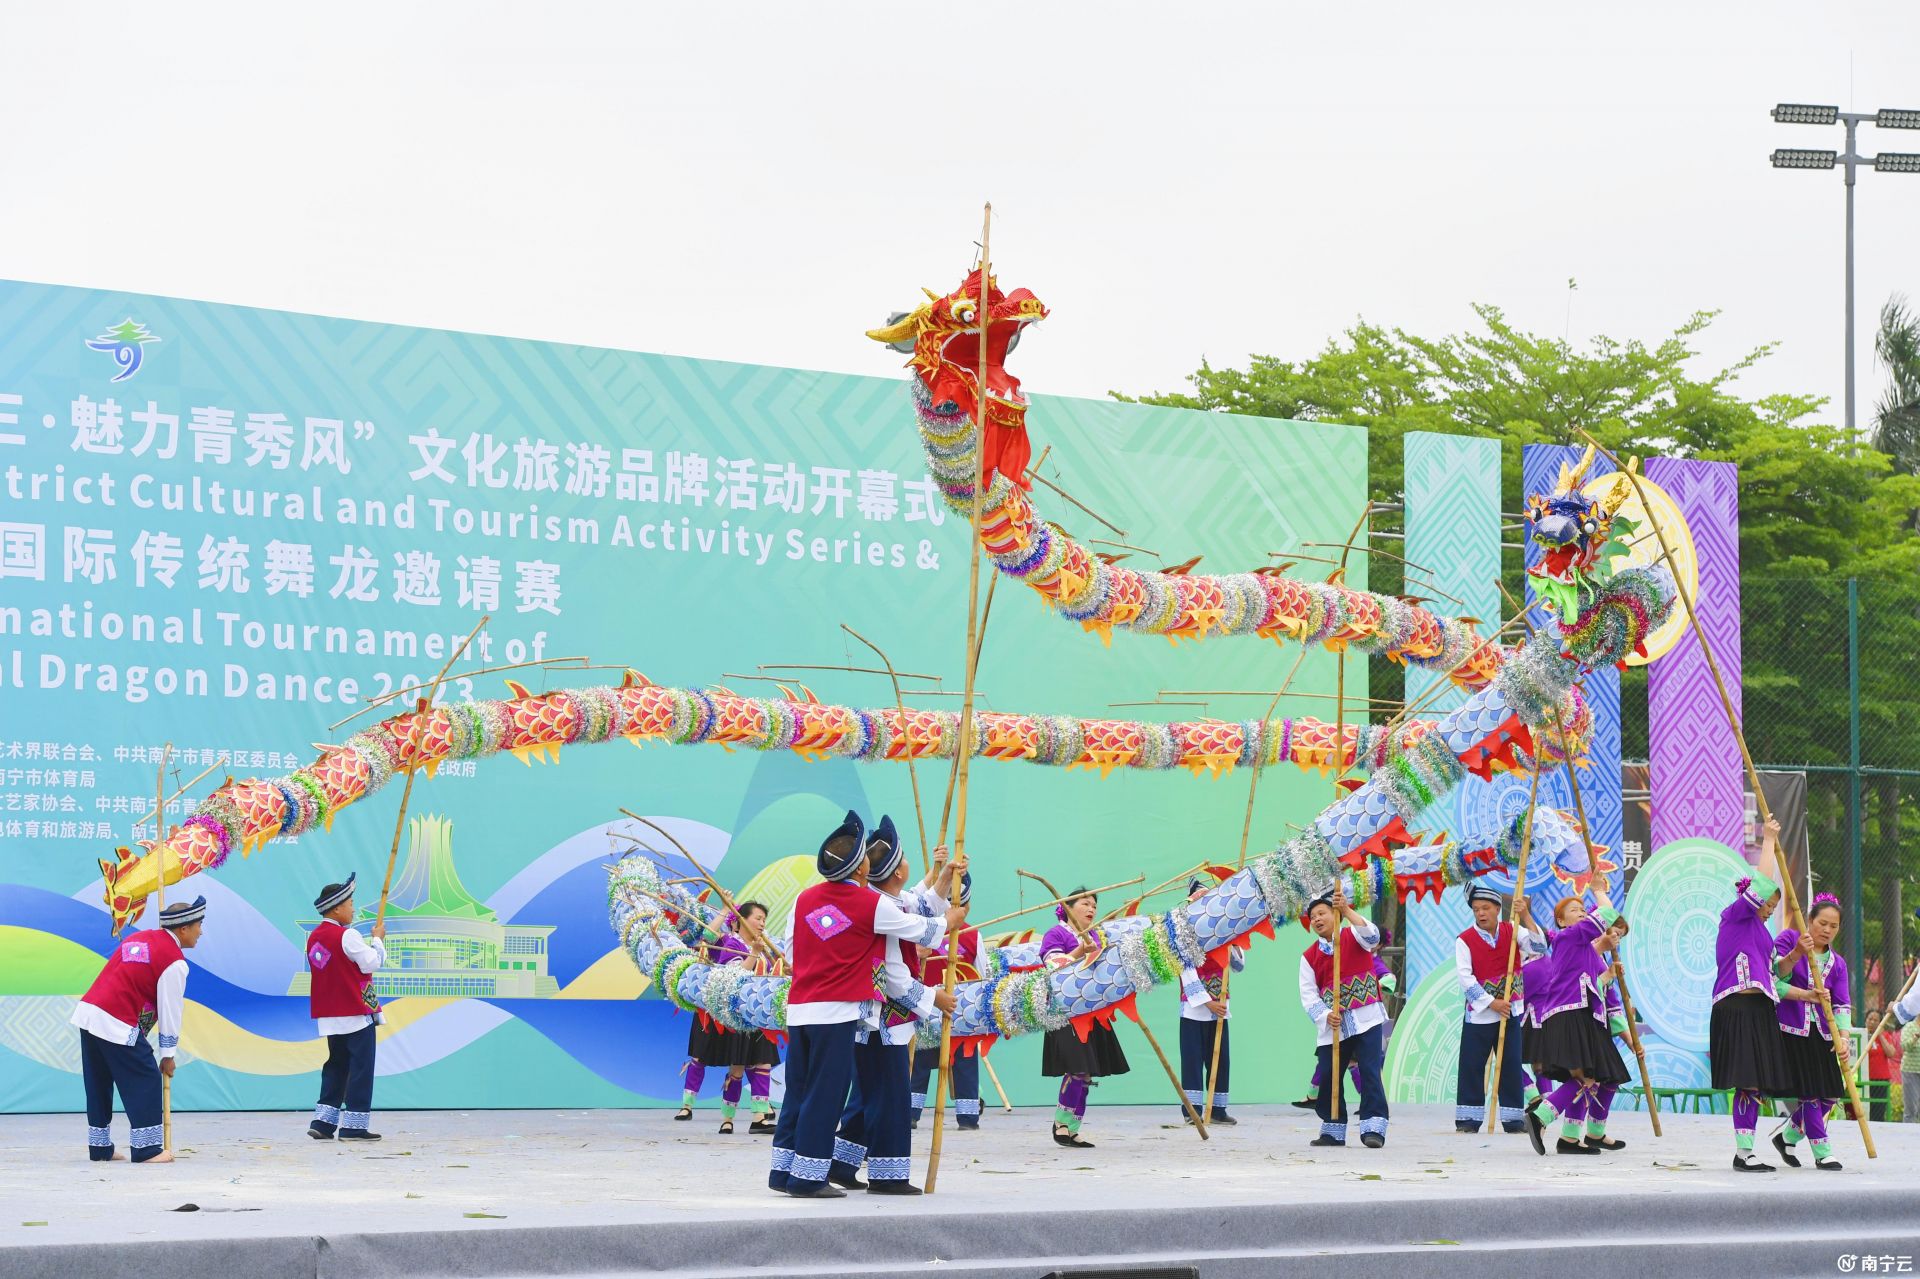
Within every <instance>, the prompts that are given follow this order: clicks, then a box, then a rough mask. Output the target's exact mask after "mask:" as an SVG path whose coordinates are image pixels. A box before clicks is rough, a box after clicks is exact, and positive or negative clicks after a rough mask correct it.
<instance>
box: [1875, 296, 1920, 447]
mask: <svg viewBox="0 0 1920 1279" xmlns="http://www.w3.org/2000/svg"><path fill="white" fill-rule="evenodd" d="M1873 352H1874V354H1875V355H1877V356H1879V357H1880V362H1881V363H1882V364H1884V365H1886V366H1887V388H1886V390H1885V391H1883V392H1881V394H1880V406H1879V408H1877V409H1876V410H1875V411H1874V417H1873V442H1874V444H1875V445H1876V446H1877V447H1878V448H1879V449H1880V450H1881V451H1882V452H1884V453H1886V454H1888V455H1889V456H1891V457H1892V458H1893V463H1894V466H1895V467H1896V468H1897V469H1899V470H1902V471H1905V472H1906V473H1907V474H1909V475H1912V474H1915V473H1920V316H1917V315H1915V314H1914V313H1913V311H1912V310H1911V309H1910V308H1909V307H1908V306H1907V300H1906V299H1905V298H1903V297H1901V296H1900V295H1899V294H1897V293H1896V294H1894V295H1893V296H1892V297H1891V298H1888V299H1887V304H1886V305H1885V306H1883V307H1881V308H1880V328H1879V331H1878V332H1876V333H1875V334H1874V337H1873Z"/></svg>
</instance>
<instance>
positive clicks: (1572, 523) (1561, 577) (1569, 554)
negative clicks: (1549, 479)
mask: <svg viewBox="0 0 1920 1279" xmlns="http://www.w3.org/2000/svg"><path fill="white" fill-rule="evenodd" d="M1593 454H1594V450H1593V446H1592V445H1588V446H1587V451H1586V452H1585V453H1584V454H1583V455H1582V456H1581V458H1580V461H1579V463H1578V464H1577V465H1572V466H1570V465H1568V464H1567V463H1565V462H1562V463H1561V464H1560V476H1559V479H1558V480H1557V481H1556V482H1555V484H1554V486H1553V490H1552V491H1551V492H1548V493H1535V494H1533V495H1532V496H1530V497H1529V498H1528V499H1527V511H1526V516H1527V531H1528V534H1529V535H1530V536H1531V537H1532V538H1533V540H1534V541H1535V542H1537V543H1539V545H1540V550H1541V556H1540V562H1539V563H1537V564H1535V565H1534V566H1533V567H1532V568H1530V569H1528V570H1527V576H1528V577H1529V578H1531V579H1532V582H1533V589H1534V594H1535V595H1536V596H1537V597H1538V598H1539V599H1540V600H1541V602H1542V603H1543V604H1545V605H1547V606H1548V607H1549V608H1551V609H1552V611H1553V613H1554V614H1555V615H1556V616H1557V617H1559V618H1560V619H1561V620H1562V621H1563V622H1571V621H1573V619H1574V618H1575V617H1576V616H1578V614H1579V612H1580V609H1581V607H1582V595H1583V592H1584V594H1585V595H1586V596H1588V597H1591V596H1592V595H1593V594H1594V592H1595V591H1596V590H1597V589H1598V586H1599V584H1600V583H1601V582H1604V581H1606V580H1607V578H1609V577H1611V576H1612V575H1613V561H1614V560H1615V559H1616V558H1618V557H1619V556H1622V555H1625V554H1627V549H1628V548H1627V544H1626V543H1625V542H1624V541H1622V540H1620V539H1621V538H1622V537H1624V536H1626V535H1628V534H1630V533H1632V532H1633V531H1634V529H1635V527H1636V525H1635V524H1634V522H1633V521H1632V520H1630V519H1627V518H1626V517H1625V516H1622V515H1620V514H1619V511H1620V508H1621V507H1622V506H1624V505H1625V504H1626V501H1627V499H1628V498H1629V497H1631V496H1632V494H1633V487H1632V482H1631V481H1630V480H1629V479H1628V478H1627V477H1626V476H1625V475H1623V474H1620V473H1618V472H1616V473H1614V474H1613V475H1611V476H1609V477H1607V482H1605V483H1603V484H1601V485H1600V486H1599V487H1598V488H1597V491H1595V492H1592V493H1589V492H1587V491H1586V488H1587V484H1586V481H1587V474H1588V472H1589V471H1590V470H1592V468H1593Z"/></svg>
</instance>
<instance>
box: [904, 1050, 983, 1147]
mask: <svg viewBox="0 0 1920 1279" xmlns="http://www.w3.org/2000/svg"><path fill="white" fill-rule="evenodd" d="M939 1068H940V1050H939V1049H938V1048H922V1049H921V1050H920V1051H918V1052H916V1053H914V1055H913V1081H912V1083H913V1089H912V1092H911V1093H910V1094H909V1096H908V1098H907V1105H908V1109H907V1118H908V1121H909V1122H910V1123H916V1124H917V1123H919V1122H920V1112H921V1111H923V1110H925V1109H927V1085H928V1084H929V1083H931V1082H933V1072H934V1071H936V1070H938V1069H939ZM953 1113H954V1115H955V1117H956V1118H958V1119H959V1121H960V1126H961V1127H962V1128H978V1127H979V1126H980V1054H979V1052H978V1051H977V1050H976V1051H974V1052H970V1053H963V1052H961V1051H960V1049H959V1048H958V1047H957V1046H956V1047H955V1048H954V1050H953Z"/></svg>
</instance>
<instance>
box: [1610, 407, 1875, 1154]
mask: <svg viewBox="0 0 1920 1279" xmlns="http://www.w3.org/2000/svg"><path fill="white" fill-rule="evenodd" d="M1580 434H1581V435H1584V436H1586V438H1587V442H1588V443H1589V444H1592V445H1593V446H1594V448H1595V449H1597V450H1598V451H1599V452H1600V454H1601V455H1602V456H1604V457H1605V458H1606V459H1607V460H1608V461H1609V462H1612V463H1613V465H1614V466H1615V468H1617V469H1618V470H1619V471H1620V472H1621V473H1622V474H1623V475H1625V476H1626V477H1627V481H1628V482H1629V483H1630V484H1632V485H1633V491H1634V492H1635V493H1636V494H1638V495H1639V497H1640V507H1641V509H1642V510H1643V511H1645V512H1646V514H1647V520H1648V522H1649V523H1651V524H1652V525H1653V532H1654V536H1655V537H1657V538H1658V539H1659V541H1660V554H1661V556H1662V558H1664V559H1665V560H1666V561H1667V564H1668V566H1669V567H1674V566H1677V565H1678V563H1679V561H1678V560H1676V559H1675V558H1674V554H1673V547H1672V546H1671V545H1670V544H1669V543H1668V542H1667V531H1666V529H1664V528H1663V527H1661V524H1660V516H1659V515H1658V513H1657V512H1656V511H1655V510H1654V507H1653V504H1652V503H1651V502H1649V501H1647V491H1646V489H1645V488H1644V487H1642V485H1641V481H1640V473H1639V472H1638V471H1636V470H1632V469H1629V468H1628V467H1625V466H1622V465H1621V464H1620V459H1619V458H1618V457H1615V456H1614V454H1613V453H1612V452H1611V451H1610V450H1609V449H1608V448H1607V447H1606V446H1605V445H1603V444H1601V443H1600V441H1599V440H1597V439H1595V438H1594V437H1593V435H1592V434H1591V433H1589V432H1588V431H1586V430H1585V429H1584V428H1582V429H1581V430H1580ZM1673 590H1674V594H1676V595H1678V596H1679V597H1680V603H1681V606H1682V607H1684V608H1685V609H1686V611H1687V625H1688V626H1689V627H1690V628H1692V630H1693V637H1694V639H1696V640H1698V641H1699V643H1700V655H1701V656H1702V657H1704V658H1706V660H1707V671H1708V673H1709V674H1711V675H1712V676H1713V686H1714V688H1715V689H1716V690H1718V692H1719V694H1720V709H1721V710H1722V711H1723V712H1724V713H1725V714H1726V717H1727V727H1729V728H1731V729H1732V730H1733V740H1734V742H1735V743H1736V744H1737V745H1738V746H1739V747H1740V759H1741V762H1742V763H1744V764H1745V765H1746V767H1747V780H1748V781H1750V782H1751V783H1752V784H1753V800H1754V804H1755V805H1756V806H1757V807H1758V808H1759V810H1760V821H1761V824H1762V825H1765V824H1766V823H1768V822H1771V821H1772V820H1773V812H1772V810H1771V809H1769V808H1768V807H1767V793H1766V790H1765V789H1764V788H1762V787H1761V785H1760V770H1759V769H1757V768H1755V767H1754V765H1753V752H1752V751H1750V750H1749V749H1748V748H1747V735H1746V733H1745V732H1743V731H1742V730H1741V727H1740V717H1739V715H1737V714H1735V713H1734V709H1733V699H1732V698H1731V697H1729V696H1728V695H1727V681H1726V679H1725V678H1724V677H1723V676H1722V675H1721V674H1720V663H1719V661H1718V660H1717V659H1715V657H1714V655H1713V646H1712V645H1711V644H1709V643H1708V642H1707V632H1706V630H1705V629H1704V628H1703V627H1702V626H1701V625H1700V619H1699V617H1698V616H1697V615H1695V613H1694V611H1693V594H1692V592H1690V591H1689V590H1687V584H1686V582H1685V581H1684V580H1682V575H1681V574H1680V572H1679V571H1678V569H1677V567H1675V571H1674V572H1673ZM1773 854H1774V859H1775V861H1776V863H1777V866H1778V870H1779V872H1780V891H1781V893H1782V894H1783V895H1784V896H1785V898H1786V903H1787V913H1788V917H1789V918H1790V919H1791V920H1792V923H1793V926H1794V928H1795V929H1797V930H1798V931H1799V933H1800V935H1801V936H1802V937H1804V936H1806V935H1807V917H1806V915H1805V914H1803V913H1802V912H1801V909H1800V894H1799V893H1798V892H1797V891H1796V890H1795V889H1794V886H1793V875H1792V873H1791V871H1790V869H1789V867H1788V866H1787V852H1786V850H1785V849H1784V848H1782V847H1780V843H1779V841H1778V840H1775V841H1774V846H1773ZM1807 971H1808V975H1809V976H1810V977H1811V978H1812V979H1813V993H1814V996H1815V998H1816V999H1817V1000H1818V1001H1819V1004H1820V1011H1821V1012H1822V1013H1824V1014H1825V1015H1826V1018H1827V1025H1829V1026H1832V1027H1835V1028H1836V1029H1838V1023H1837V1022H1835V1021H1834V1019H1833V997H1832V996H1831V995H1829V994H1828V993H1827V981H1826V977H1825V975H1824V974H1823V973H1821V972H1820V969H1819V965H1817V964H1808V965H1807ZM1834 1043H1835V1044H1838V1043H1839V1036H1838V1035H1835V1037H1834ZM1834 1053H1835V1056H1836V1057H1837V1056H1838V1055H1839V1049H1838V1048H1837V1047H1836V1048H1835V1049H1834ZM1840 1078H1841V1081H1842V1082H1843V1083H1845V1084H1846V1086H1847V1100H1848V1101H1849V1102H1851V1103H1852V1105H1853V1115H1854V1119H1855V1120H1856V1121H1857V1122H1858V1123H1859V1125H1860V1142H1861V1144H1862V1145H1863V1146H1865V1147H1866V1150H1867V1158H1869V1159H1878V1158H1879V1157H1880V1153H1879V1151H1877V1150H1875V1149H1874V1145H1873V1129H1872V1128H1870V1127H1868V1125H1867V1108H1866V1107H1865V1106H1863V1105H1861V1104H1860V1090H1859V1089H1858V1088H1856V1087H1855V1086H1854V1081H1853V1074H1852V1072H1850V1071H1848V1070H1846V1069H1844V1068H1843V1069H1842V1070H1841V1072H1840Z"/></svg>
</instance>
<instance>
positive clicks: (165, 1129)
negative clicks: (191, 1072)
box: [153, 742, 206, 1154]
mask: <svg viewBox="0 0 1920 1279" xmlns="http://www.w3.org/2000/svg"><path fill="white" fill-rule="evenodd" d="M172 756H173V743H172V742H168V743H167V744H166V745H165V746H163V747H162V748H161V749H160V767H159V769H158V770H157V772H156V774H155V778H154V787H153V813H154V817H153V846H154V847H155V848H157V849H159V850H160V866H159V870H160V876H159V881H158V883H156V884H155V885H154V889H153V918H154V921H155V922H156V923H158V922H159V919H160V917H161V916H162V915H163V914H165V913H166V909H167V760H168V759H170V758H171V757H172ZM200 776H201V777H204V776H206V774H205V773H202V774H201V775H200ZM194 780H195V781H198V780H199V778H195V779H194ZM181 789H182V790H185V789H186V787H184V786H183V787H181ZM181 1029H182V1030H185V1029H186V1027H185V1026H182V1027H181ZM154 1033H155V1034H158V1033H159V1031H158V1028H157V1027H156V1029H155V1032H154ZM174 1048H175V1054H174V1055H175V1058H176V1061H175V1065H176V1066H177V1065H178V1064H179V1062H178V1060H177V1058H178V1056H179V1052H178V1049H179V1045H178V1044H175V1045H174ZM160 1149H161V1150H162V1151H164V1152H166V1153H168V1154H172V1153H173V1076H172V1075H171V1074H168V1073H166V1072H165V1071H162V1072H161V1075H160Z"/></svg>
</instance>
